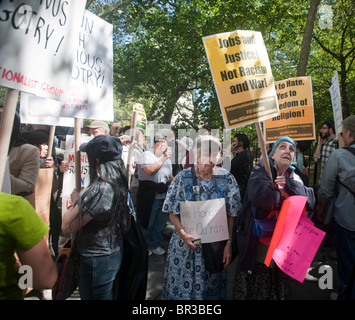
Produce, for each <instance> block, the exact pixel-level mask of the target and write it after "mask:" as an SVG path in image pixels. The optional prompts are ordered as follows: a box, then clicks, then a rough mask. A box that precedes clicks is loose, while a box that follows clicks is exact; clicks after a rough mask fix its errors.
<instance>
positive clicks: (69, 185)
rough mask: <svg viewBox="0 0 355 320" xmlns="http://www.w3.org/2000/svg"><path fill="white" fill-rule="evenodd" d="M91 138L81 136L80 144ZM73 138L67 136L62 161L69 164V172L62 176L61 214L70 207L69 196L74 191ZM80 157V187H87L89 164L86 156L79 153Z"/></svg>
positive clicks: (83, 153)
mask: <svg viewBox="0 0 355 320" xmlns="http://www.w3.org/2000/svg"><path fill="white" fill-rule="evenodd" d="M92 138H93V137H89V136H81V137H80V142H81V143H86V142H89V141H90V140H91V139H92ZM74 141H75V140H74V136H70V135H67V139H66V150H65V153H64V160H65V161H67V162H68V163H69V170H68V171H66V172H64V175H63V191H62V214H64V212H66V211H67V209H68V207H69V206H70V205H72V202H71V200H70V194H71V193H72V191H73V190H74V189H75V148H74ZM80 157H81V159H80V160H81V186H82V187H87V186H88V185H89V183H90V175H89V162H88V158H87V154H86V153H85V152H80Z"/></svg>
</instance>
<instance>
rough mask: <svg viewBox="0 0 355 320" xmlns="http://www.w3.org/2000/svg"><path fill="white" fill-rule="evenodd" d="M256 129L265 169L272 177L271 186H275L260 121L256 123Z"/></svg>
mask: <svg viewBox="0 0 355 320" xmlns="http://www.w3.org/2000/svg"><path fill="white" fill-rule="evenodd" d="M255 127H256V133H257V134H258V141H259V146H260V150H261V154H262V156H263V162H264V168H265V170H266V172H267V173H268V174H269V176H270V179H271V185H274V181H273V178H272V173H271V168H270V162H269V158H268V154H267V152H266V146H265V141H264V137H263V134H262V132H261V125H260V122H259V121H257V122H255Z"/></svg>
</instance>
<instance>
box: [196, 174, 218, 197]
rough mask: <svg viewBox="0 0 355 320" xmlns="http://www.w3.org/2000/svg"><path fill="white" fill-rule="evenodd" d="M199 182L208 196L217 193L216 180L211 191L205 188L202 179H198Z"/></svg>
mask: <svg viewBox="0 0 355 320" xmlns="http://www.w3.org/2000/svg"><path fill="white" fill-rule="evenodd" d="M198 181H199V183H200V185H201V187H202V189H203V191H204V192H206V193H207V194H208V195H211V194H212V193H213V192H215V191H216V181H215V179H213V186H212V188H211V189H210V191H207V189H206V187H205V186H204V185H203V183H202V179H201V178H198Z"/></svg>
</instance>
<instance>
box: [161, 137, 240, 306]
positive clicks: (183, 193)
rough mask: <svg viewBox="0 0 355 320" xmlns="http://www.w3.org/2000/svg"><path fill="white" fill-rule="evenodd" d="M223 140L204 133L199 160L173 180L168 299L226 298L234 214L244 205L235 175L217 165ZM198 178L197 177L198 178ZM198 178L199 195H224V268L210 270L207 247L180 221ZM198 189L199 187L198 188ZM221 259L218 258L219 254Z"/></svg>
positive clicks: (168, 205)
mask: <svg viewBox="0 0 355 320" xmlns="http://www.w3.org/2000/svg"><path fill="white" fill-rule="evenodd" d="M220 147H221V146H220V143H219V141H218V140H217V139H216V138H214V137H212V136H208V135H206V136H200V137H198V138H197V143H196V150H195V151H196V154H195V159H196V164H195V165H194V166H193V167H191V168H188V169H186V170H184V171H181V172H180V173H179V174H178V175H177V176H176V177H175V178H174V180H173V182H172V183H171V186H170V188H169V190H168V193H167V196H166V199H165V202H164V205H163V210H164V211H165V212H169V213H170V219H171V222H172V223H173V224H174V226H175V230H174V232H173V235H172V237H171V240H170V244H169V249H168V257H167V262H166V267H165V275H164V284H163V295H162V299H164V300H191V299H194V300H209V299H214V300H217V299H225V298H226V280H227V270H226V268H227V266H228V265H229V264H230V262H231V260H232V244H231V239H232V237H231V235H232V229H233V223H234V217H235V216H236V215H237V214H238V212H239V210H240V207H241V200H240V193H239V187H238V185H237V183H236V181H235V178H234V177H233V175H231V174H230V172H228V171H227V170H225V169H223V168H219V167H216V163H217V160H218V156H219V154H220ZM194 178H196V180H195V179H194ZM194 181H196V182H197V185H198V186H199V188H198V189H199V199H200V200H201V201H203V200H210V199H217V198H224V199H225V205H226V213H227V222H228V233H229V240H228V241H225V242H223V243H222V250H223V253H222V255H221V256H222V258H221V260H222V261H220V264H221V265H222V270H219V271H217V272H210V271H209V270H207V268H206V266H205V259H206V257H205V256H204V247H203V246H200V245H198V244H194V240H195V238H194V237H193V236H192V235H191V234H188V233H187V232H186V231H185V230H184V229H183V227H182V224H181V221H180V203H182V202H185V201H195V200H196V198H195V194H194V191H193V186H194ZM195 190H196V189H195ZM216 259H217V258H216Z"/></svg>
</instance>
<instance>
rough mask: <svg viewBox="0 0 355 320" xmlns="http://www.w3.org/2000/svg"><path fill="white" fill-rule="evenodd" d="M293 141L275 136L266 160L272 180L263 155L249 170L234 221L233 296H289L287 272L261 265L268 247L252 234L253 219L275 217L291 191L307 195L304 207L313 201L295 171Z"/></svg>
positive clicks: (308, 189) (272, 266)
mask: <svg viewBox="0 0 355 320" xmlns="http://www.w3.org/2000/svg"><path fill="white" fill-rule="evenodd" d="M295 151H296V145H295V143H294V141H293V140H292V139H291V138H289V137H282V138H280V139H279V140H277V141H276V142H275V144H274V146H273V148H272V150H271V152H270V154H269V158H268V159H266V161H269V163H270V169H271V174H272V180H271V177H270V175H269V173H268V172H267V171H266V169H265V167H264V159H261V160H260V162H259V163H258V164H257V165H256V166H255V168H254V169H253V171H252V172H251V174H250V178H249V181H248V184H247V192H246V195H245V198H244V199H245V201H244V202H243V208H242V210H241V213H240V215H239V216H238V218H237V220H236V224H235V235H236V240H237V241H236V244H237V250H238V261H237V268H236V274H235V281H234V287H233V297H234V299H236V300H285V299H289V298H290V293H291V292H290V285H289V279H290V278H289V276H287V275H286V274H284V273H283V272H282V271H281V270H280V269H279V268H278V267H277V266H276V264H275V263H273V262H272V263H271V264H270V267H269V268H268V267H266V265H264V260H265V256H266V253H267V250H268V246H267V245H266V244H265V243H267V242H266V241H259V238H258V237H256V236H254V235H253V222H254V214H253V209H254V212H255V218H256V219H266V218H269V219H275V220H276V219H277V216H278V213H279V210H280V209H281V206H282V203H283V201H284V199H286V198H287V197H289V196H293V195H301V196H307V197H308V200H307V203H306V208H307V210H309V211H311V210H312V209H313V207H314V205H315V196H314V192H313V189H312V188H309V187H305V186H304V185H303V182H302V179H301V178H300V177H299V176H298V175H297V174H296V173H295V172H294V170H295V168H294V167H293V166H292V162H293V161H294V159H295Z"/></svg>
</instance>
